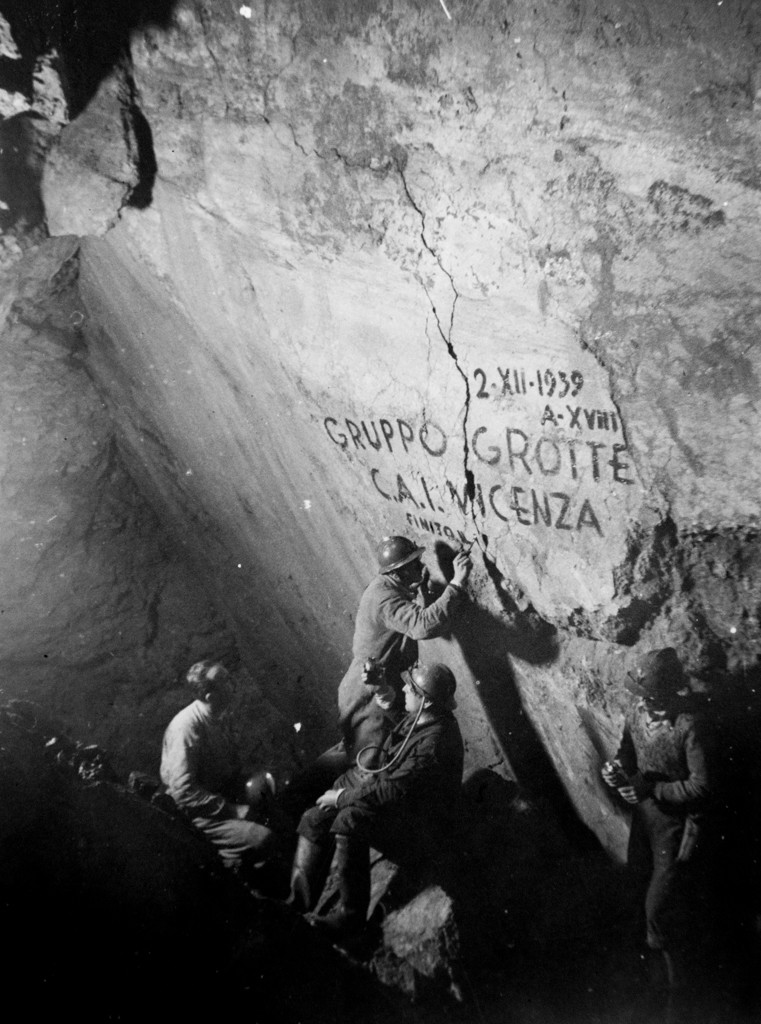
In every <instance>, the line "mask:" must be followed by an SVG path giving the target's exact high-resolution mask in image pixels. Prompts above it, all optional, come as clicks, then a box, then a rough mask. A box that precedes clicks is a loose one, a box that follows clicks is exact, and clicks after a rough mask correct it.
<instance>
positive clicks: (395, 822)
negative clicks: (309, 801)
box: [298, 803, 448, 865]
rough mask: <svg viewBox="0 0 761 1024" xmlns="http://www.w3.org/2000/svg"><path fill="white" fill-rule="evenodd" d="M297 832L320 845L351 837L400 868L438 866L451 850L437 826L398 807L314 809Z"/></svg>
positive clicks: (410, 811)
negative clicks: (412, 865)
mask: <svg viewBox="0 0 761 1024" xmlns="http://www.w3.org/2000/svg"><path fill="white" fill-rule="evenodd" d="M298 832H299V835H302V836H304V837H305V838H307V839H309V840H311V841H312V842H313V843H317V844H318V845H325V844H326V843H327V842H329V841H330V839H331V838H332V836H335V835H346V836H352V837H353V838H356V839H359V840H361V841H362V842H365V843H367V845H368V846H371V847H372V848H373V849H374V850H378V851H379V852H380V853H382V854H383V855H384V856H385V857H388V858H389V859H390V860H392V861H394V862H395V863H397V864H398V863H406V864H413V863H414V864H420V863H425V864H428V865H431V864H435V863H438V862H439V861H440V860H441V859H442V854H443V852H444V851H445V850H446V849H447V847H448V844H447V842H446V840H445V839H443V838H442V836H441V829H440V828H439V827H438V826H437V824H435V823H434V822H432V821H430V819H429V818H427V817H425V816H421V815H420V814H416V813H414V812H413V811H412V810H411V809H408V808H399V807H398V806H389V807H386V808H380V809H379V808H375V807H368V806H367V805H366V804H363V803H356V804H352V805H350V806H349V807H345V808H343V809H342V810H339V809H337V808H335V807H330V808H322V807H312V808H310V809H309V810H308V811H305V813H304V814H303V815H302V816H301V821H300V822H299V827H298Z"/></svg>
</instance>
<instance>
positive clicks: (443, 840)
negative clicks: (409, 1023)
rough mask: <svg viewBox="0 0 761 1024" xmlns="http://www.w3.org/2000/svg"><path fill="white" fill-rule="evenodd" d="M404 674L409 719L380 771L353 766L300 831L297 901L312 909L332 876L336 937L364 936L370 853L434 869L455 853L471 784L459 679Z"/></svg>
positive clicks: (330, 919) (331, 927)
mask: <svg viewBox="0 0 761 1024" xmlns="http://www.w3.org/2000/svg"><path fill="white" fill-rule="evenodd" d="M403 676H404V706H405V711H406V716H404V717H402V718H401V720H400V721H398V724H397V725H396V727H395V728H393V729H392V731H391V732H390V733H389V735H388V736H387V737H386V740H385V742H384V745H383V750H382V758H381V763H380V765H379V766H378V767H377V768H375V769H373V770H371V771H366V770H364V769H363V768H361V767H359V766H355V767H353V768H350V769H349V770H348V771H347V772H345V773H344V774H343V775H342V776H340V778H338V779H337V780H336V781H335V782H334V783H333V785H332V787H331V788H330V789H329V790H327V791H326V792H325V793H323V794H322V796H320V797H318V799H317V803H316V806H315V807H313V808H311V809H310V810H308V811H306V812H305V813H304V814H303V815H302V818H301V821H300V823H299V827H298V832H299V843H298V846H297V849H296V856H295V859H294V864H293V870H292V875H291V898H290V903H291V905H292V906H294V907H295V908H296V909H297V910H300V911H302V912H303V911H309V910H311V909H312V908H313V907H314V906H315V905H316V904H317V902H318V901H319V897H320V893H321V891H322V887H323V884H324V882H325V878H326V876H327V874H328V865H329V864H330V858H331V853H332V852H333V847H334V845H335V855H334V857H333V863H332V871H333V873H334V875H335V877H336V879H337V885H338V905H337V906H336V907H335V908H334V910H333V911H331V913H330V914H328V915H327V916H326V917H320V918H315V919H314V923H315V924H318V925H320V926H321V927H323V928H324V929H326V930H328V931H329V932H331V933H332V934H334V935H336V937H348V936H351V935H353V934H355V933H356V932H357V931H360V930H361V929H362V928H363V927H364V924H365V921H366V918H367V910H368V903H369V898H370V861H369V847H370V846H372V847H373V848H374V849H378V850H381V851H382V852H384V853H385V854H387V855H390V856H392V857H394V858H395V859H398V858H399V857H400V855H401V856H404V857H409V856H410V855H414V856H415V857H416V859H422V860H424V861H425V862H426V863H430V862H431V860H434V859H436V858H437V857H438V856H440V855H441V854H442V852H443V851H445V850H447V849H448V847H449V845H451V834H450V833H451V820H452V811H453V808H454V807H455V806H456V803H457V799H458V795H459V792H460V787H461V784H462V766H463V743H462V736H461V734H460V727H459V726H458V724H457V720H456V719H455V717H454V715H453V713H452V712H453V709H454V707H455V700H454V692H455V687H456V682H455V678H454V675H453V674H452V672H451V671H450V670H449V669H448V668H447V666H446V665H439V664H431V665H417V666H415V667H414V668H413V669H411V670H410V671H405V672H404V673H403Z"/></svg>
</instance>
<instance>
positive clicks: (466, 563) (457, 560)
mask: <svg viewBox="0 0 761 1024" xmlns="http://www.w3.org/2000/svg"><path fill="white" fill-rule="evenodd" d="M452 564H453V567H454V576H453V577H452V583H454V585H455V586H456V587H464V586H465V584H466V583H467V582H468V576H470V570H471V569H472V568H473V563H472V562H471V560H470V555H469V554H468V552H467V551H462V550H460V551H458V552H457V554H456V555H455V556H454V562H453V563H452Z"/></svg>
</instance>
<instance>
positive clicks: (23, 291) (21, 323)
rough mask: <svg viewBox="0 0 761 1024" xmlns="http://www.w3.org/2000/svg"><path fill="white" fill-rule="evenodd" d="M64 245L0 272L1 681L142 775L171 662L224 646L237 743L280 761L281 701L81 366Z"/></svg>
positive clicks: (173, 669) (183, 693) (174, 687)
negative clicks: (245, 653)
mask: <svg viewBox="0 0 761 1024" xmlns="http://www.w3.org/2000/svg"><path fill="white" fill-rule="evenodd" d="M78 247H79V240H78V239H77V238H75V237H73V236H66V237H63V238H58V239H51V240H50V241H49V242H47V243H45V244H43V245H41V246H32V247H31V249H30V250H29V251H28V252H27V253H26V255H25V256H24V257H22V258H20V259H18V260H14V261H11V262H10V263H9V264H8V265H6V266H5V267H4V268H3V269H2V271H0V280H1V281H2V286H3V287H2V295H3V299H2V303H3V305H2V320H3V324H4V326H3V329H2V334H1V335H0V338H1V340H2V348H3V356H4V364H3V373H2V379H1V380H0V558H2V565H3V574H2V579H1V580H0V623H1V625H2V628H1V629H0V673H1V674H2V681H1V682H0V690H1V691H2V693H3V695H4V697H5V698H8V697H27V698H29V697H31V698H33V699H34V700H35V701H37V702H38V703H39V704H40V705H41V706H43V707H45V708H46V709H47V711H48V712H50V713H54V714H55V715H56V716H57V717H58V718H59V720H60V721H61V722H62V723H63V725H64V726H65V727H66V728H67V729H68V730H69V731H71V732H72V733H73V734H74V735H75V736H77V737H78V738H79V739H81V740H82V741H84V742H91V743H100V744H101V745H103V746H104V747H106V748H107V749H108V751H109V753H110V756H111V757H112V759H113V762H114V764H115V766H116V767H117V768H118V769H119V770H120V771H122V772H125V773H126V772H127V771H130V770H132V769H140V770H143V771H147V772H156V771H157V769H158V761H159V753H160V749H161V736H162V733H163V730H164V728H165V726H166V724H167V722H168V721H169V719H170V718H171V717H172V715H174V714H175V712H176V711H178V710H179V709H180V708H181V707H182V706H184V705H185V704H186V703H187V702H188V692H187V689H186V687H185V686H184V685H183V682H182V673H183V672H184V670H186V669H187V667H188V665H190V664H191V663H192V662H193V661H195V660H197V659H198V658H201V657H218V658H222V659H224V660H225V663H226V664H228V665H229V667H230V669H231V670H232V671H233V672H234V674H235V677H236V679H238V681H239V683H240V687H239V689H240V700H241V702H242V705H241V707H242V709H245V708H246V707H248V706H249V705H250V703H251V702H252V701H253V702H254V703H255V704H256V714H257V717H258V718H259V720H260V721H263V722H265V723H266V724H267V728H266V729H265V730H264V733H263V734H258V735H256V736H254V735H253V734H251V731H250V730H247V735H244V736H242V737H241V738H242V740H243V747H244V750H246V751H247V752H248V755H249V756H250V757H251V759H252V760H254V761H258V760H262V761H265V762H267V763H269V762H272V761H274V760H275V759H276V757H275V755H276V754H277V760H278V761H279V762H282V761H285V763H287V764H292V762H293V757H294V755H295V756H298V750H295V751H293V750H291V749H289V748H288V744H287V742H286V743H284V738H285V740H286V741H288V740H290V737H291V735H292V728H291V718H290V715H291V710H290V708H288V709H287V722H286V709H283V707H282V702H281V706H280V709H279V710H278V708H276V707H275V706H273V705H272V704H271V702H268V700H267V698H266V694H265V693H263V692H262V690H261V689H260V680H258V679H257V677H256V674H255V673H254V674H253V675H252V673H251V672H250V671H247V670H246V669H245V667H244V666H243V665H241V661H240V655H239V652H238V648H237V644H236V639H235V636H234V633H233V632H232V631H231V630H230V629H229V628H228V626H227V624H226V622H225V620H224V618H223V617H222V615H220V612H219V610H218V609H217V607H216V606H215V604H214V602H213V601H211V600H210V598H209V594H208V592H207V590H206V588H205V585H204V581H203V578H202V577H200V576H199V575H198V574H197V573H196V572H195V571H194V569H193V566H192V565H189V564H188V562H187V559H186V558H185V557H184V554H183V552H182V551H181V549H180V548H179V547H178V546H177V545H176V544H175V543H174V542H173V539H172V537H171V536H170V535H169V534H168V533H167V531H166V529H165V528H164V527H162V525H161V523H160V522H159V520H158V519H157V517H156V513H155V511H154V510H153V509H152V508H151V507H150V506H149V505H148V504H147V503H146V501H145V499H144V498H143V497H142V495H141V494H140V493H139V491H138V490H137V488H136V486H135V482H134V480H133V479H132V478H131V477H130V475H129V473H128V472H127V471H126V469H125V466H124V463H123V461H122V459H121V457H120V454H119V449H118V446H117V443H116V439H115V434H114V425H113V422H112V420H111V418H110V417H109V415H108V412H107V410H106V407H105V404H104V403H103V401H102V400H101V399H100V397H99V396H98V394H97V392H96V390H95V388H94V386H93V383H92V380H91V378H90V377H89V375H88V374H87V372H86V369H85V363H84V359H83V354H84V352H85V347H84V344H83V339H82V335H81V331H80V325H81V323H82V320H83V313H82V310H81V302H80V297H79V294H78V290H77V275H78V256H77V252H78ZM268 744H269V746H268ZM278 746H280V747H281V748H282V747H283V746H285V747H286V750H285V752H280V753H279V754H278V751H277V748H278Z"/></svg>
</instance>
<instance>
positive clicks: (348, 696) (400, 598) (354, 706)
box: [338, 536, 471, 767]
mask: <svg viewBox="0 0 761 1024" xmlns="http://www.w3.org/2000/svg"><path fill="white" fill-rule="evenodd" d="M424 550H425V549H424V548H421V547H418V546H417V545H416V544H414V543H413V542H412V541H411V540H408V539H407V537H398V536H395V537H384V538H383V540H382V541H381V543H380V545H379V547H378V574H377V575H376V576H375V577H374V579H373V580H372V581H371V582H370V584H369V586H368V587H367V589H366V590H365V592H364V594H363V595H362V598H361V600H360V602H359V609H358V611H357V620H356V624H355V628H354V643H353V645H352V654H353V658H352V662H351V665H350V666H349V668H348V671H347V672H346V675H345V676H344V677H343V679H342V680H341V683H340V685H339V687H338V712H339V720H340V724H341V730H342V732H343V744H344V748H345V751H346V754H347V756H348V758H349V759H350V760H352V761H353V760H354V758H355V757H356V756H357V754H358V753H359V751H361V750H364V748H370V749H367V750H366V751H365V754H364V755H363V759H362V760H363V764H364V765H365V767H369V766H371V765H372V763H373V762H374V761H377V759H378V755H379V753H380V748H381V746H382V744H383V739H384V737H385V735H386V732H387V724H386V718H385V715H384V710H383V707H382V706H381V705H382V704H383V703H385V705H386V707H389V706H393V705H394V704H395V703H396V704H399V703H401V692H402V678H401V674H402V672H403V671H404V670H405V669H408V668H409V667H410V666H411V665H414V664H415V662H416V661H417V641H418V640H427V639H429V638H430V637H434V636H439V635H440V634H441V633H443V632H444V630H445V629H446V628H447V627H448V626H449V624H450V623H451V621H452V619H453V618H454V616H455V613H456V610H457V607H458V605H459V604H460V602H461V601H462V598H463V595H464V587H465V584H466V582H467V580H468V576H469V575H470V570H471V561H470V558H469V556H468V554H467V553H466V552H465V551H462V550H460V551H458V553H457V554H456V555H455V557H454V576H453V578H452V580H451V582H450V583H448V584H447V586H446V588H445V589H444V592H443V593H442V594H441V596H440V597H438V598H437V599H436V600H435V601H432V602H431V603H430V604H428V605H427V607H426V601H427V599H428V579H429V574H428V570H427V569H424V568H423V564H422V562H421V560H420V558H421V555H422V554H423V551H424ZM368 659H372V661H373V662H374V663H375V667H376V669H379V670H381V672H380V673H379V675H380V677H381V678H382V679H383V680H384V682H385V686H384V687H382V693H381V697H382V700H381V702H379V701H377V700H375V695H376V693H378V689H379V688H378V686H377V685H376V686H373V685H370V684H369V679H368V674H367V672H366V670H365V663H366V662H367V661H368Z"/></svg>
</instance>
